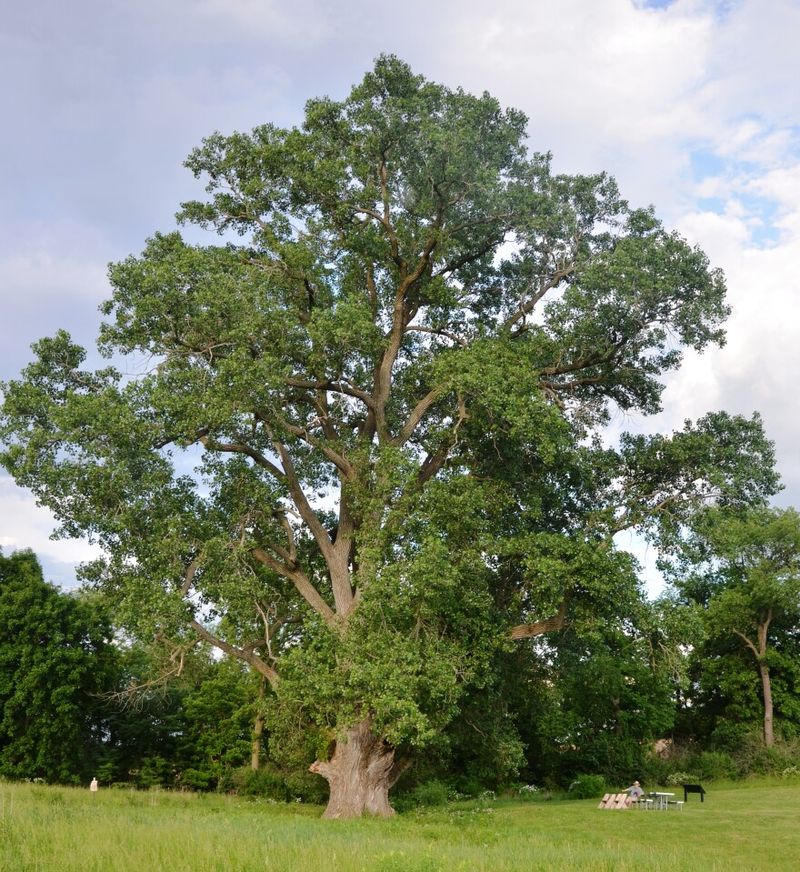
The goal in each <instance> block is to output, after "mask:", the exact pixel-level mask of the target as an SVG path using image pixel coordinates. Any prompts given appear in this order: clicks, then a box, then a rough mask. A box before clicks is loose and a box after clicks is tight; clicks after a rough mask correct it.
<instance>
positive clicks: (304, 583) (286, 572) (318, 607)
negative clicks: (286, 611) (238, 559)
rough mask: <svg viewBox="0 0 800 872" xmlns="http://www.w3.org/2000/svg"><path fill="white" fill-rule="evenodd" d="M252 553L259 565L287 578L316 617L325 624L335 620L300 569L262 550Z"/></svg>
mask: <svg viewBox="0 0 800 872" xmlns="http://www.w3.org/2000/svg"><path fill="white" fill-rule="evenodd" d="M252 553H253V557H255V558H256V560H258V562H259V563H263V564H264V566H266V567H267V568H269V569H271V570H272V571H273V572H277V573H278V574H279V575H282V576H283V577H284V578H288V579H289V581H291V582H292V584H294V586H295V588H296V590H297V592H298V593H299V594H300V596H301V597H303V599H304V600H305V601H306V602H307V603H308V604H309V605H310V606H311V608H312V609H314V611H315V612H316V613H317V614H318V615H320V616H321V617H323V618H324V619H325V621H326V622H327V623H329V624H332V623H333V621H334V618H335V615H334V612H333V609H332V608H331V607H330V606H329V605H328V604H327V603H326V602H325V600H324V599H323V598H322V596H321V595H320V593H319V591H318V590H317V589H316V588H315V587H314V585H313V584H312V583H311V582H310V581H309V579H308V576H307V575H306V574H305V572H303V570H302V569H300V568H299V567H291V566H286V565H285V564H284V563H281V562H280V561H279V560H276V559H275V558H274V557H273V556H272V555H271V554H269V552H267V551H265V550H264V549H263V548H254V549H253V552H252Z"/></svg>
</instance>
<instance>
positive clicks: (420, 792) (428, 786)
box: [395, 778, 450, 810]
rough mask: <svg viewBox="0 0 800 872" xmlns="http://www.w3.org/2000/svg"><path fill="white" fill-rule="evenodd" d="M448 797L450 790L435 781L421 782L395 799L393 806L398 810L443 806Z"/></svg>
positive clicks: (441, 782) (442, 783) (440, 782)
mask: <svg viewBox="0 0 800 872" xmlns="http://www.w3.org/2000/svg"><path fill="white" fill-rule="evenodd" d="M449 797H450V788H449V787H448V786H447V785H446V784H445V783H444V782H443V781H438V780H437V779H435V778H434V779H431V780H430V781H423V783H422V784H418V785H417V786H416V787H414V788H413V789H412V790H409V791H408V792H406V793H405V794H403V795H402V796H400V797H398V798H397V802H396V803H395V805H396V806H397V808H398V809H400V810H405V809H409V808H421V807H425V806H436V805H445V803H447V801H448V799H449Z"/></svg>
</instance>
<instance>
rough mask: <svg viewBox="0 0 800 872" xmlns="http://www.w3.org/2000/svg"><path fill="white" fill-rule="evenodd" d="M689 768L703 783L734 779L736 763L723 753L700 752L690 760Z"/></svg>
mask: <svg viewBox="0 0 800 872" xmlns="http://www.w3.org/2000/svg"><path fill="white" fill-rule="evenodd" d="M690 768H691V770H692V771H693V772H696V773H697V775H698V777H699V778H700V779H701V780H704V781H715V780H719V779H720V778H735V777H736V774H737V767H736V761H735V760H734V759H733V757H731V755H730V754H727V753H725V751H702V752H701V753H700V754H698V755H697V756H696V757H693V758H692V760H691V766H690Z"/></svg>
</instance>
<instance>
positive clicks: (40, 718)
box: [0, 551, 115, 782]
mask: <svg viewBox="0 0 800 872" xmlns="http://www.w3.org/2000/svg"><path fill="white" fill-rule="evenodd" d="M110 633H111V630H110V627H109V624H108V621H107V620H106V619H105V618H104V616H103V614H102V612H101V611H100V610H99V609H98V608H97V607H96V603H95V602H94V601H93V599H92V598H87V597H83V596H73V595H70V594H66V593H63V592H62V591H60V590H59V589H58V588H56V587H54V586H53V585H51V584H48V583H46V582H45V581H44V578H43V577H42V570H41V567H40V566H39V563H38V561H37V560H36V557H35V556H34V555H33V554H32V553H30V552H24V551H23V552H17V553H15V554H12V555H11V556H10V557H4V556H3V555H2V554H0V775H5V776H9V777H13V778H42V779H46V780H48V781H61V782H65V781H71V780H78V779H80V778H86V777H87V775H88V774H89V773H91V772H92V771H93V768H94V766H95V765H96V762H97V751H98V748H99V746H100V742H101V739H102V732H103V729H104V722H103V706H102V702H101V699H100V697H101V695H102V694H103V692H105V691H107V690H109V689H110V687H111V682H112V681H113V679H114V674H115V666H114V663H115V652H114V649H113V648H112V647H111V646H110V644H109V643H110Z"/></svg>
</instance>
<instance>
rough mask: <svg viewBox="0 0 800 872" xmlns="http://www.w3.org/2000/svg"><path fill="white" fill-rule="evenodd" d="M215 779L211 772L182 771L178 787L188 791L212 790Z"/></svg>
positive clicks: (198, 770) (197, 770)
mask: <svg viewBox="0 0 800 872" xmlns="http://www.w3.org/2000/svg"><path fill="white" fill-rule="evenodd" d="M216 783H217V779H216V778H215V777H214V774H213V773H211V772H205V771H203V770H200V769H184V770H183V772H181V778H180V785H181V787H185V788H187V789H188V790H213V788H214V787H215V786H216Z"/></svg>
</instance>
